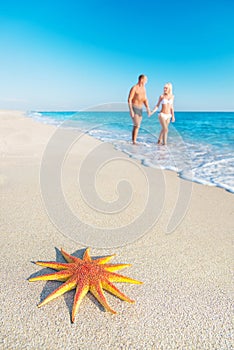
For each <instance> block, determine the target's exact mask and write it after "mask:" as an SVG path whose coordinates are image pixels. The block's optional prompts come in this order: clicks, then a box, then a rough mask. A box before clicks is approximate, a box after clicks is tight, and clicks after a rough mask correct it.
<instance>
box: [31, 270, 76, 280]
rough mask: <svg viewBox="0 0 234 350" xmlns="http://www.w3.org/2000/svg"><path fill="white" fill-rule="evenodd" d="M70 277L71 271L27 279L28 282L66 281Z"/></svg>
mask: <svg viewBox="0 0 234 350" xmlns="http://www.w3.org/2000/svg"><path fill="white" fill-rule="evenodd" d="M71 276H72V272H71V271H67V270H62V271H59V272H54V273H49V274H46V275H41V276H36V277H32V278H30V279H29V282H35V281H66V280H67V279H68V278H69V277H71Z"/></svg>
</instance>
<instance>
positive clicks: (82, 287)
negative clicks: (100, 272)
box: [72, 284, 89, 322]
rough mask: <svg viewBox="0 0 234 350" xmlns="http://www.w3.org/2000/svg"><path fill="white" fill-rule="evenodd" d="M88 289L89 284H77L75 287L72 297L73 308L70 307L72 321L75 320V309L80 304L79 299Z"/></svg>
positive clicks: (80, 299)
mask: <svg viewBox="0 0 234 350" xmlns="http://www.w3.org/2000/svg"><path fill="white" fill-rule="evenodd" d="M88 291H89V285H85V284H79V285H78V286H77V288H76V294H75V297H74V302H73V308H72V322H74V321H75V316H76V313H77V310H78V308H79V306H80V304H81V301H82V300H83V298H84V297H85V295H86V294H87V293H88Z"/></svg>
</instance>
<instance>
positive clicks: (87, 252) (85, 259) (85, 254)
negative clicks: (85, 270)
mask: <svg viewBox="0 0 234 350" xmlns="http://www.w3.org/2000/svg"><path fill="white" fill-rule="evenodd" d="M89 251H90V250H89V248H87V249H86V251H85V252H84V256H83V260H84V261H87V262H91V261H92V259H91V256H90V253H89Z"/></svg>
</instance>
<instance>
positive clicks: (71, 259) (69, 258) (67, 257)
mask: <svg viewBox="0 0 234 350" xmlns="http://www.w3.org/2000/svg"><path fill="white" fill-rule="evenodd" d="M61 253H62V256H63V257H64V259H65V260H66V261H67V262H69V263H74V262H75V263H77V262H81V261H82V260H81V259H79V258H77V257H76V256H73V255H70V254H68V253H66V252H65V250H63V248H61Z"/></svg>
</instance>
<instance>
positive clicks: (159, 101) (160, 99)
mask: <svg viewBox="0 0 234 350" xmlns="http://www.w3.org/2000/svg"><path fill="white" fill-rule="evenodd" d="M161 101H162V96H160V97H159V99H158V103H157V104H156V106H155V107H154V109H153V110H152V112H151V113H150V116H151V115H152V114H154V113H155V112H156V111H157V110H158V108H159V105H160V103H161Z"/></svg>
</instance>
